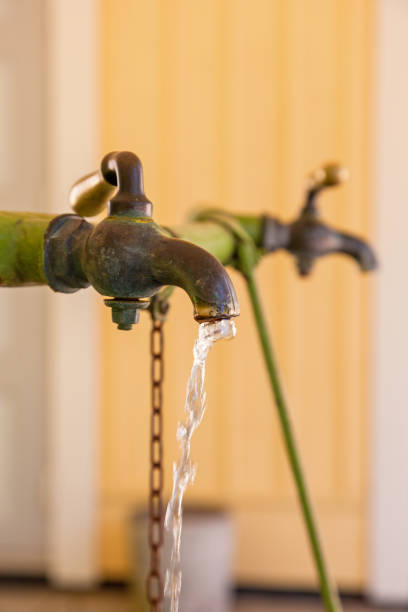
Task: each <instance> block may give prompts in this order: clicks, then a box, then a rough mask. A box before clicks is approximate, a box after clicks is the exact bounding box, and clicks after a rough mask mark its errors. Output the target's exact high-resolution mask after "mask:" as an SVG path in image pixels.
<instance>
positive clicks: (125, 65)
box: [101, 0, 374, 588]
mask: <svg viewBox="0 0 408 612" xmlns="http://www.w3.org/2000/svg"><path fill="white" fill-rule="evenodd" d="M373 7H374V3H372V2H370V0H359V1H357V2H356V1H355V0H347V1H344V0H330V1H329V2H328V1H327V0H310V1H309V2H301V1H298V0H275V1H273V0H256V1H255V2H251V3H248V2H246V1H245V0H234V1H232V0H224V1H223V2H219V0H205V1H204V0H203V1H201V0H200V1H198V2H188V1H187V0H177V1H175V2H171V3H170V2H161V1H160V0H156V1H152V2H149V3H144V2H139V1H132V0H123V1H122V2H121V3H117V2H115V1H114V0H106V2H105V3H104V5H103V40H104V45H103V52H104V62H103V64H104V66H105V68H106V71H105V72H104V85H103V93H102V99H103V100H104V111H103V129H104V141H103V144H104V151H108V150H110V149H120V148H126V149H132V150H135V151H136V152H137V153H138V155H140V157H141V159H142V160H143V163H144V167H145V185H146V190H147V193H148V194H149V196H150V198H151V199H152V201H153V202H154V205H155V209H154V210H155V219H156V220H157V221H158V222H160V223H163V224H171V223H178V222H180V221H181V220H182V219H184V218H185V217H186V215H187V213H188V211H189V210H190V209H191V208H192V207H193V206H196V205H197V204H200V203H202V202H207V203H208V202H209V203H212V204H215V205H222V206H223V207H225V208H226V209H230V210H243V211H248V212H250V211H254V212H255V211H268V212H269V213H271V214H276V215H278V216H280V217H282V218H284V219H285V220H288V219H290V218H291V217H293V216H294V215H295V214H297V212H298V210H299V206H300V202H301V198H302V194H303V188H304V177H305V174H306V173H307V172H309V171H310V170H311V169H313V168H314V167H316V166H317V165H319V164H320V163H321V162H323V161H326V160H332V159H334V160H339V161H341V162H342V163H344V164H345V165H347V166H348V167H349V168H350V170H351V177H352V178H351V180H350V182H349V183H348V184H347V185H346V186H344V187H342V188H341V189H338V190H335V191H333V192H332V193H328V194H327V195H324V196H323V198H322V206H323V208H324V215H325V218H326V219H327V220H328V222H331V223H333V224H335V225H337V226H340V227H345V228H348V229H349V230H350V231H355V232H359V233H364V232H368V231H369V223H370V217H371V202H370V193H369V189H368V185H369V184H370V181H369V168H370V153H369V151H370V104H371V98H370V91H371V90H370V76H369V75H370V66H371V63H370V62H371V57H372V53H373V48H372V40H371V36H372V20H373V10H374V9H373ZM135 24H138V26H137V31H138V36H137V37H135V36H134V28H135V27H136V26H135ZM141 24H142V27H141ZM132 74H133V75H134V78H130V75H132ZM232 276H233V280H234V283H235V284H236V287H237V290H238V296H239V300H240V305H241V312H242V314H241V317H240V319H239V320H238V321H237V327H238V335H237V338H236V339H235V340H234V342H231V343H225V346H217V347H216V348H215V349H214V351H213V354H211V356H210V358H209V367H208V411H207V413H206V416H205V419H204V422H203V424H202V426H201V428H200V430H199V431H198V432H197V434H196V436H195V439H194V444H193V454H194V458H195V459H196V460H197V462H198V466H199V469H198V475H197V479H196V483H195V485H194V487H193V488H192V489H191V490H190V491H189V492H188V498H189V499H190V500H196V501H198V500H199V501H206V502H211V503H224V504H227V505H228V506H229V507H230V508H231V509H232V511H233V513H234V516H235V517H236V520H237V525H238V534H239V541H238V557H237V576H238V579H239V580H240V581H241V582H242V583H251V584H252V583H257V584H264V585H274V584H275V585H278V586H279V585H288V584H295V585H299V586H310V585H312V584H315V575H314V571H313V567H312V564H311V559H310V556H309V553H308V546H307V542H306V539H305V537H304V533H303V529H302V526H301V524H300V519H299V509H298V504H297V500H296V498H295V494H294V489H293V484H292V480H291V477H290V474H289V470H288V466H287V461H286V457H285V454H284V451H283V446H282V441H281V435H280V431H279V427H278V423H277V418H276V415H275V411H274V407H273V401H272V398H271V394H270V391H269V388H268V384H267V380H266V376H265V372H264V368H263V364H262V359H261V356H260V353H259V347H258V341H257V339H256V337H255V335H254V326H253V322H252V315H251V312H250V309H249V304H248V300H247V297H246V294H245V287H244V285H243V283H242V281H241V280H240V279H239V278H238V276H237V275H236V274H234V273H233V274H232ZM258 277H259V280H260V283H261V287H262V294H263V299H264V301H265V305H266V314H267V318H268V322H269V325H270V328H271V330H272V333H273V337H274V340H275V344H276V348H277V353H278V355H279V359H280V363H281V369H282V374H283V379H284V382H285V387H286V389H287V392H288V395H289V398H290V407H291V414H292V417H293V420H294V423H295V429H296V433H297V437H298V439H299V443H300V447H301V450H302V454H303V456H304V460H305V465H306V470H307V474H308V477H309V483H310V487H311V490H312V493H313V497H314V498H315V500H316V503H317V509H318V512H319V515H320V517H321V523H322V529H323V534H324V536H325V540H327V546H328V552H329V555H330V557H331V559H332V560H333V565H334V570H335V573H336V576H337V578H338V579H339V581H340V583H341V585H342V586H344V587H347V588H359V587H360V586H361V585H362V583H363V582H364V579H365V571H366V566H365V558H364V547H365V536H364V534H365V529H366V522H365V510H364V508H365V502H366V486H367V469H366V460H365V457H366V429H367V424H368V423H367V421H368V419H367V406H368V397H367V391H366V387H367V380H368V375H369V368H368V359H367V352H368V342H369V336H368V325H369V283H370V281H369V280H368V279H366V278H363V277H362V276H361V274H360V272H359V271H358V270H357V268H356V266H355V264H354V262H350V261H348V260H346V259H344V258H340V257H331V258H327V259H326V260H324V261H320V262H319V263H318V264H317V266H316V269H315V272H314V273H313V275H312V277H311V278H309V279H308V280H307V281H304V280H301V279H299V278H298V277H297V275H296V272H295V269H294V265H293V261H292V260H291V259H290V258H289V257H288V256H287V255H286V254H279V255H275V256H273V257H270V258H269V259H266V260H264V261H263V262H262V263H261V265H260V268H259V271H258ZM171 310H172V311H171V316H170V320H169V322H168V324H167V325H166V328H167V329H166V355H167V358H168V361H167V370H166V376H167V378H166V383H165V415H166V476H167V485H168V487H167V488H168V489H169V487H170V482H169V481H170V478H171V476H170V475H171V462H172V460H173V459H174V458H175V456H176V453H177V447H176V442H175V429H176V422H177V420H178V419H180V418H181V416H182V410H183V402H184V390H185V383H186V379H187V376H188V370H189V368H190V365H191V351H192V345H193V341H194V336H195V334H196V333H197V329H196V325H195V323H194V322H193V320H192V316H191V314H192V313H191V306H190V304H189V303H188V300H187V299H186V298H185V296H182V295H177V296H176V297H175V299H174V301H173V303H172V309H171ZM102 316H103V320H102V326H103V334H104V347H105V351H104V364H105V365H104V373H103V383H102V384H103V397H104V404H103V414H102V420H103V433H102V435H103V439H102V485H101V486H102V491H101V492H102V515H101V538H102V553H101V554H102V567H103V570H104V572H105V574H106V575H109V576H121V575H123V573H124V572H126V569H127V566H128V565H127V564H128V559H127V556H126V550H127V549H126V537H127V536H126V528H125V526H126V520H127V517H128V515H129V512H130V511H131V509H132V508H134V507H135V505H138V504H141V503H143V502H144V500H145V499H146V494H147V469H148V464H147V458H148V422H149V416H148V413H149V383H148V372H149V364H148V327H149V323H148V320H147V318H145V319H143V318H142V323H141V324H139V326H138V328H137V330H135V331H134V332H132V334H127V335H126V334H124V335H123V334H119V333H117V332H116V330H115V329H114V328H113V326H112V325H111V323H110V321H109V315H108V313H106V312H105V313H103V315H102ZM180 329H182V330H183V331H182V333H180ZM175 355H177V358H175ZM135 373H137V377H135Z"/></svg>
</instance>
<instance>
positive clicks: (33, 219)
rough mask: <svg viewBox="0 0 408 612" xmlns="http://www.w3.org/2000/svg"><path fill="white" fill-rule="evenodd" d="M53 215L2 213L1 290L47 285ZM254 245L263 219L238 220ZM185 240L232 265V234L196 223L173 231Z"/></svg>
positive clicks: (206, 223) (217, 226)
mask: <svg viewBox="0 0 408 612" xmlns="http://www.w3.org/2000/svg"><path fill="white" fill-rule="evenodd" d="M52 219H53V216H52V215H46V214H40V213H17V212H16V213H14V212H0V286H1V285H3V286H7V287H17V286H21V285H43V284H47V279H46V277H45V273H44V234H45V232H46V230H47V227H48V224H49V223H50V221H51V220H52ZM237 219H238V220H239V221H240V222H241V224H242V225H243V227H244V229H245V230H246V231H247V232H248V233H249V234H250V236H251V237H252V238H253V240H254V242H255V244H257V245H260V244H261V242H262V226H263V221H262V217H251V216H239V217H237ZM170 231H171V232H172V233H174V234H175V235H177V236H178V237H180V238H183V239H184V240H188V241H189V242H192V243H193V244H196V245H198V246H200V247H202V248H204V249H206V250H207V251H208V252H210V253H211V254H212V255H214V256H215V257H217V258H218V259H219V260H220V261H221V263H223V264H228V263H230V262H231V259H232V257H233V256H234V252H235V249H236V240H235V238H234V236H233V235H232V233H231V231H230V230H228V229H227V228H225V227H223V226H222V225H220V224H218V223H214V222H212V221H195V222H191V223H187V224H185V225H181V226H177V227H174V228H170Z"/></svg>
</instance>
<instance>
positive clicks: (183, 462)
mask: <svg viewBox="0 0 408 612" xmlns="http://www.w3.org/2000/svg"><path fill="white" fill-rule="evenodd" d="M235 333H236V328H235V324H234V322H233V321H232V319H222V320H220V321H214V322H210V323H201V325H200V328H199V332H198V339H197V341H196V343H195V344H194V350H193V355H194V363H193V367H192V369H191V374H190V378H189V380H188V383H187V392H186V401H185V413H186V418H185V421H184V423H179V425H178V428H177V439H178V441H179V445H180V451H181V455H180V459H179V461H178V463H175V464H174V466H173V492H172V496H171V499H170V502H169V505H168V506H167V512H166V518H165V527H166V529H167V530H168V531H169V532H170V535H171V537H172V549H171V557H170V567H169V568H168V570H167V573H166V584H165V595H166V597H168V598H169V600H170V611H171V612H178V609H179V599H180V591H181V556H180V545H181V529H182V521H183V496H184V492H185V490H186V488H187V485H189V484H191V483H192V482H193V481H194V477H195V474H196V465H195V464H194V463H193V462H192V460H191V457H190V446H191V438H192V436H193V433H194V431H195V430H196V429H197V427H198V426H199V425H200V423H201V420H202V418H203V415H204V412H205V408H206V393H205V390H204V380H205V364H206V359H207V355H208V353H209V351H210V348H211V347H212V345H213V344H214V342H216V341H217V340H221V339H223V338H225V339H227V338H233V337H234V336H235Z"/></svg>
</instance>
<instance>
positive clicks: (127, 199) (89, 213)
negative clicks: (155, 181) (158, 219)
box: [69, 151, 152, 217]
mask: <svg viewBox="0 0 408 612" xmlns="http://www.w3.org/2000/svg"><path fill="white" fill-rule="evenodd" d="M69 201H70V204H71V207H72V208H73V209H74V211H75V212H76V213H77V214H78V215H80V216H81V217H93V216H95V215H98V214H99V213H101V212H102V211H103V210H104V208H105V206H107V205H108V214H109V215H115V216H117V215H122V216H128V217H151V216H152V204H151V202H150V200H149V199H148V198H147V197H146V196H145V194H144V191H143V169H142V164H141V162H140V159H139V158H138V157H137V156H136V155H134V154H133V153H130V152H128V151H121V152H113V153H108V155H105V157H104V158H103V160H102V163H101V167H100V169H99V170H97V171H96V172H92V173H91V174H87V175H86V176H84V177H82V178H81V179H79V181H77V182H76V183H75V184H74V185H73V186H72V187H71V191H70V194H69Z"/></svg>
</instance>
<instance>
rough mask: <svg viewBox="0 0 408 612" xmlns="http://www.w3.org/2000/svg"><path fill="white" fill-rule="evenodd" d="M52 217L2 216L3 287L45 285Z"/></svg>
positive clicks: (0, 260)
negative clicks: (47, 237) (46, 244)
mask: <svg viewBox="0 0 408 612" xmlns="http://www.w3.org/2000/svg"><path fill="white" fill-rule="evenodd" d="M51 219H52V215H43V214H39V213H12V212H0V285H4V286H6V287H18V286H21V285H44V284H46V282H47V280H46V278H45V273H44V263H43V259H44V246H43V244H44V234H45V232H46V230H47V227H48V224H49V222H50V221H51Z"/></svg>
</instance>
